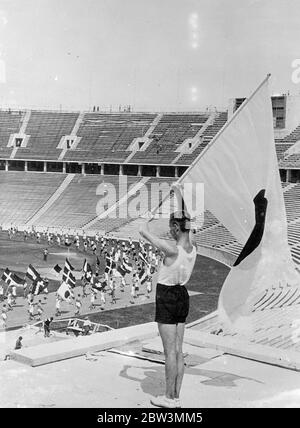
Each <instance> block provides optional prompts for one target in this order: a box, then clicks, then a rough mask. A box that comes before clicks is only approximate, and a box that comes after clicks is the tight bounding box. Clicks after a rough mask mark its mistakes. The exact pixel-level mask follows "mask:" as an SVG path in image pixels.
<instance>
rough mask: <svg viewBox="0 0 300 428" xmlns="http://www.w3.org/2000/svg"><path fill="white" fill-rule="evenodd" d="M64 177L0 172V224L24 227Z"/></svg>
mask: <svg viewBox="0 0 300 428" xmlns="http://www.w3.org/2000/svg"><path fill="white" fill-rule="evenodd" d="M65 177H66V175H65V174H43V173H36V172H34V173H31V172H27V173H26V174H22V173H20V172H4V171H0V216H1V223H2V224H5V223H6V224H11V223H13V224H18V225H24V224H25V223H26V222H27V221H28V220H29V219H30V218H31V217H32V216H33V215H34V213H35V212H36V211H37V210H39V209H40V208H41V207H42V206H43V205H44V204H45V203H46V201H47V200H48V198H50V197H51V195H52V194H53V192H54V191H55V190H56V189H57V188H58V187H59V186H60V184H61V183H62V182H63V180H64V179H65Z"/></svg>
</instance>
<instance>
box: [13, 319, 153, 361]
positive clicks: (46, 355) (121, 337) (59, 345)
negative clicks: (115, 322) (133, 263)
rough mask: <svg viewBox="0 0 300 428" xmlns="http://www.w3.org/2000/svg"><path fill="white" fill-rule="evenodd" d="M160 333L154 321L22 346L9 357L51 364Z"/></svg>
mask: <svg viewBox="0 0 300 428" xmlns="http://www.w3.org/2000/svg"><path fill="white" fill-rule="evenodd" d="M157 335H158V331H157V325H156V323H154V322H151V323H146V324H140V325H136V326H132V327H126V328H121V329H117V330H112V331H106V332H103V333H96V334H93V335H91V336H80V337H77V338H74V339H69V338H68V339H66V340H62V341H59V342H52V343H47V344H43V345H37V346H34V347H32V348H23V349H20V350H19V351H12V352H11V353H10V358H11V359H13V360H16V361H19V362H20V363H23V364H28V365H30V366H32V367H36V366H41V365H43V364H49V363H53V362H56V361H60V360H65V359H67V358H74V357H79V356H81V355H85V354H86V353H87V352H97V351H103V350H105V349H109V348H113V347H117V346H121V345H124V344H126V343H128V342H131V341H134V340H138V339H141V340H143V339H150V338H152V337H155V336H157Z"/></svg>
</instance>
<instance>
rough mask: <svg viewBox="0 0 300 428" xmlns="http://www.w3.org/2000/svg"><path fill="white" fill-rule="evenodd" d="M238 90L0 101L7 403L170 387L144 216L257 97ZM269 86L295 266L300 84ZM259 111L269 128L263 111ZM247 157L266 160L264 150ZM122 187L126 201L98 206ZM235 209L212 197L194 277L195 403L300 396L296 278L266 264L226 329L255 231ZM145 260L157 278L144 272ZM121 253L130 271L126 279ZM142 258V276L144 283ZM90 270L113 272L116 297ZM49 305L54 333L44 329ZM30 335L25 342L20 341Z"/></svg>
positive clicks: (155, 257)
mask: <svg viewBox="0 0 300 428" xmlns="http://www.w3.org/2000/svg"><path fill="white" fill-rule="evenodd" d="M179 3H180V2H179ZM192 16H194V18H193V19H194V21H195V19H196V18H195V16H197V14H195V13H194V14H193V15H192ZM193 19H192V21H193ZM194 21H193V22H194ZM192 28H193V25H192ZM258 80H259V79H258ZM256 83H258V82H256ZM251 89H252V90H253V89H255V86H254V87H252V88H251ZM193 92H194V93H195V92H196V91H193ZM257 93H258V92H257ZM254 94H256V92H254ZM236 95H237V92H234V91H231V96H230V97H228V99H227V100H226V106H223V107H222V108H221V107H218V108H217V107H213V108H212V107H202V108H196V109H193V110H192V109H191V110H188V109H187V108H185V107H184V108H179V109H178V110H176V109H157V111H156V110H155V108H152V109H145V110H144V111H143V110H142V109H141V110H138V109H135V108H133V107H131V106H127V107H126V108H120V106H119V107H116V108H115V109H114V108H108V109H106V108H99V107H98V106H97V105H96V103H95V105H90V106H89V108H87V109H84V108H83V109H78V110H77V109H71V108H70V109H68V108H67V109H62V108H59V109H57V108H56V109H55V108H43V107H42V106H41V107H39V108H29V107H21V106H18V107H16V106H14V105H12V106H4V107H3V108H1V109H0V226H1V232H0V245H1V252H0V268H1V279H2V285H1V288H2V294H1V296H0V297H1V302H0V311H1V312H2V328H1V331H0V334H1V338H0V356H1V360H4V361H1V362H0V367H1V370H0V380H1V387H0V397H1V407H74V408H75V407H98V408H109V407H111V408H115V407H116V408H117V407H120V408H139V407H142V408H143V407H145V408H146V407H149V396H151V395H158V394H161V393H162V392H163V389H164V383H163V376H164V353H163V350H162V345H161V343H160V341H159V337H158V332H157V329H156V325H155V323H154V322H153V321H154V312H155V289H156V280H157V271H158V269H159V267H158V266H159V263H160V262H161V259H162V254H159V253H158V252H156V253H155V252H154V250H153V249H152V247H151V246H149V244H147V243H145V242H143V241H141V235H140V233H139V229H140V227H141V226H142V225H143V224H145V222H146V221H147V218H146V216H144V215H143V214H145V213H146V212H148V211H151V210H154V209H155V208H156V207H157V205H158V204H159V203H162V202H163V198H164V191H165V192H166V193H169V190H170V189H171V188H172V185H174V184H175V183H177V182H178V181H180V180H181V179H182V180H184V179H185V177H188V176H189V171H191V168H195V165H197V162H198V160H199V159H201V161H202V163H206V165H208V163H209V160H207V161H206V154H208V153H209V152H210V147H211V146H212V145H213V144H215V146H216V143H215V142H217V141H219V140H220V139H221V135H222V134H223V133H225V132H226V131H225V130H226V129H227V130H228V129H231V128H232V125H231V124H233V123H235V122H237V121H238V120H239V119H238V118H239V117H241V115H242V114H243V113H242V112H245V111H246V109H247V108H248V106H249V105H250V103H251V99H252V96H253V98H255V96H256V95H251V91H250V88H249V89H248V91H247V97H246V96H245V97H240V96H239V97H237V96H236ZM249 95H250V96H249ZM268 102H269V103H270V106H271V113H272V132H273V136H274V138H273V137H272V138H273V140H272V150H274V156H275V154H276V174H277V175H278V177H280V183H281V188H280V189H281V190H280V192H281V193H280V195H281V194H282V197H283V201H284V207H285V213H286V226H287V243H288V248H289V251H290V255H291V260H292V266H293V269H294V270H295V275H297V276H296V278H298V275H299V273H300V234H299V228H298V225H299V222H300V206H299V197H300V184H299V183H300V145H299V144H300V143H299V141H300V95H297V94H291V93H289V92H286V93H280V94H273V95H270V97H269V99H268ZM154 104H155V103H154ZM254 104H255V103H254ZM258 117H261V116H258ZM263 121H264V118H263V119H262V120H261V122H263ZM253 126H254V128H255V129H257V135H258V134H259V129H260V128H259V127H260V120H257V122H256V123H254V125H253ZM243 129H245V128H243ZM246 131H247V129H246ZM257 138H258V140H259V137H257ZM253 144H254V143H253ZM222 150H225V152H226V150H227V149H226V147H225V149H224V148H222ZM228 151H229V148H228ZM261 153H263V151H262V152H261ZM261 153H260V152H257V153H256V154H257V159H260V156H263V155H261ZM207 156H208V155H207ZM248 161H249V162H250V163H251V162H252V169H254V170H255V169H256V168H257V170H259V161H257V164H256V163H255V161H256V158H254V157H253V158H252V159H250V160H249V159H248V160H247V159H246V160H245V162H246V163H247V162H248ZM249 162H248V163H249ZM224 163H226V157H224ZM230 168H231V167H230ZM266 169H267V167H266ZM203 174H204V173H203ZM257 174H258V175H259V172H258V173H257ZM213 178H214V179H215V180H217V179H218V177H217V175H215V177H213ZM214 179H213V180H212V181H214ZM124 183H125V184H124ZM237 187H238V184H237ZM111 189H114V192H115V193H114V198H113V202H111V200H109V201H108V202H106V204H105V207H104V210H102V211H101V210H99V201H101V200H102V199H101V198H103V197H104V198H105V197H106V196H107V194H108V193H109V191H110V190H111ZM209 189H210V188H209ZM208 192H209V190H208ZM231 193H232V191H231V190H230V192H229V194H231ZM280 197H281V196H280ZM204 198H206V194H204ZM224 199H225V196H224ZM251 201H252V198H251ZM207 205H209V203H208V204H207ZM224 205H226V204H225V202H224ZM269 205H270V202H269ZM268 209H269V208H268ZM270 209H271V208H270ZM136 212H138V215H133V213H136ZM221 217H222V216H221ZM222 218H223V217H222ZM222 218H218V216H217V215H216V212H212V211H211V210H210V209H209V208H208V207H207V206H206V199H204V213H203V215H202V216H201V221H199V223H197V224H195V228H194V233H193V240H194V241H195V242H196V244H197V259H196V264H195V268H194V271H193V274H192V276H191V279H190V281H189V283H188V286H187V289H188V293H189V297H190V311H189V315H188V318H187V326H186V336H185V341H184V351H185V366H186V377H185V380H184V386H183V398H182V401H183V404H184V406H183V407H189V408H199V407H282V406H284V407H299V388H300V378H299V374H298V371H299V369H300V357H299V352H300V344H299V319H300V317H299V315H300V311H299V304H300V291H299V290H300V288H299V281H298V282H295V283H289V279H288V280H287V285H286V284H284V282H280V284H279V285H278V286H277V285H276V284H274V283H273V284H270V283H267V280H266V283H265V285H264V287H263V288H261V289H260V292H261V294H257V295H256V296H258V297H257V298H256V300H255V302H254V304H253V309H252V314H251V316H252V318H251V319H252V320H254V321H253V323H254V324H253V325H254V328H253V330H252V331H251V332H250V333H249V332H247V333H246V334H244V333H243V334H240V333H239V332H232V331H226V330H225V329H224V331H223V330H222V329H220V324H219V319H218V302H219V298H220V292H221V289H222V287H223V285H224V282H225V280H226V278H227V279H228V275H229V273H230V272H231V271H232V270H233V269H235V266H236V264H237V261H238V260H239V258H240V256H241V254H242V253H243V250H244V248H245V242H246V241H247V239H244V240H243V239H240V236H239V235H238V234H236V235H234V233H233V231H232V229H231V228H230V227H226V226H227V223H226V221H225V223H226V224H224V222H223V221H222ZM247 218H248V217H247ZM153 224H154V226H153V230H155V232H156V234H158V235H159V236H160V237H163V238H165V239H166V240H170V239H171V237H170V235H169V233H168V223H167V222H166V221H165V219H161V218H159V217H157V218H154V221H153ZM228 224H230V222H229V223H228ZM230 229H231V230H230ZM250 230H251V229H250ZM274 245H275V244H274ZM123 252H124V253H126V252H127V256H126V257H125V256H123ZM117 253H120V254H122V256H120V257H119V256H118V257H117V258H115V256H116V254H117ZM112 258H114V262H113V263H114V267H112V266H111V265H110V262H111V261H112ZM141 259H142V261H141ZM124 260H125V261H126V262H128V264H129V265H130V268H128V270H126V266H125V265H124V263H123V262H124ZM143 263H144V264H143ZM271 264H275V265H276V259H273V260H271ZM148 265H149V268H150V267H151V268H153V270H152V271H151V286H150V285H148V282H147V279H146V276H145V281H144V280H143V274H144V272H145V269H146V266H148ZM66 266H67V268H66ZM68 266H69V267H68ZM124 266H125V267H124ZM66 269H67V270H66ZM113 269H115V270H117V271H118V272H123V274H119V275H118V278H117V279H116V280H113V279H112V278H113V277H114V274H112V272H113ZM122 269H123V271H122ZM124 269H125V270H124ZM264 269H266V270H267V268H264ZM278 270H279V267H278ZM134 271H135V272H136V271H138V274H136V275H137V276H139V280H138V286H137V287H136V288H135V291H132V290H133V288H134V287H132V284H133V283H134V281H135V273H134ZM89 272H91V276H93V277H94V274H95V272H96V273H97V276H98V275H99V277H103V278H105V281H106V282H107V284H106V285H107V289H106V292H105V293H104V292H103V293H102V294H103V295H104V297H103V299H102V297H101V292H102V289H101V287H100V286H99V289H97V283H96V282H95V283H93V282H92V280H89V279H88V273H89ZM274 272H277V271H276V269H275V267H274ZM61 275H66V276H67V279H66V277H64V276H63V277H61ZM274 275H275V274H274ZM278 275H279V274H278ZM287 275H288V274H287ZM121 279H122V281H121ZM39 281H40V282H39ZM110 281H112V282H111V284H112V283H113V285H109V284H110ZM114 281H115V282H114ZM62 282H63V283H66V284H67V285H70V288H68V293H69V294H68V295H65V294H64V295H62V294H60V290H61V284H62ZM291 282H292V281H291ZM40 283H41V284H40ZM39 284H40V286H39ZM46 284H47V285H46ZM94 285H95V287H94ZM12 287H14V288H15V291H14V292H11V290H12ZM148 287H150V288H148ZM95 290H96V291H95ZM97 291H98V292H97ZM63 292H65V291H63ZM70 293H71V295H73V299H70V297H69V296H70ZM28 294H30V298H28ZM58 295H59V296H60V298H59V297H58ZM63 296H67V297H63ZM76 302H79V303H78V305H77V304H76ZM3 314H4V316H3ZM49 317H53V318H54V319H53V321H52V328H51V335H50V337H44V335H43V331H42V329H43V321H44V320H45V319H46V318H47V319H48V318H49ZM87 320H88V323H89V331H88V334H85V326H86V324H87V323H86V321H87ZM20 335H21V336H22V337H23V346H22V348H21V349H17V350H16V349H14V344H15V341H16V339H17V338H18V337H19V336H20ZM24 385H26V386H25V387H24ZM24 388H25V391H24Z"/></svg>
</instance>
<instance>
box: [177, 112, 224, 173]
mask: <svg viewBox="0 0 300 428" xmlns="http://www.w3.org/2000/svg"><path fill="white" fill-rule="evenodd" d="M226 122H227V112H221V113H217V115H216V117H215V119H214V121H213V123H212V124H211V125H209V126H208V127H207V128H206V129H205V131H204V132H203V134H202V135H201V140H202V142H201V144H199V146H198V147H196V149H195V150H194V151H193V153H190V154H183V155H182V156H180V158H179V159H178V160H177V162H176V163H177V164H181V165H189V164H190V163H191V162H192V161H193V160H194V159H195V158H196V157H197V156H198V155H199V154H200V153H201V152H202V150H203V149H204V148H205V147H206V146H207V144H208V143H209V142H210V141H211V140H212V139H213V138H214V136H215V135H216V134H217V133H218V132H219V131H220V129H221V128H222V127H223V126H224V124H225V123H226Z"/></svg>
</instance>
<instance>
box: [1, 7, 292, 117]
mask: <svg viewBox="0 0 300 428" xmlns="http://www.w3.org/2000/svg"><path fill="white" fill-rule="evenodd" d="M299 22H300V2H299V0H0V107H2V108H3V107H11V108H50V109H64V110H67V109H72V110H88V109H90V108H92V106H94V105H96V106H99V107H100V109H101V110H102V109H106V110H107V109H109V108H112V109H113V110H117V109H118V107H119V105H121V106H127V105H131V106H132V109H133V110H135V111H203V110H204V109H205V108H206V107H217V108H218V109H224V108H226V107H227V105H228V100H229V99H230V98H233V97H244V96H245V97H247V96H249V95H250V94H251V92H252V91H253V90H254V89H255V88H256V87H257V86H258V85H259V83H260V82H261V81H262V80H263V79H264V78H265V76H266V75H267V73H271V74H272V77H271V92H272V93H273V94H275V93H276V94H277V93H286V92H287V91H289V92H290V93H291V94H299V93H300V83H298V82H296V83H295V81H293V79H292V73H293V71H294V68H293V66H292V64H293V61H295V60H297V59H299V64H300V25H299ZM299 67H300V66H298V68H299Z"/></svg>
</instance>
